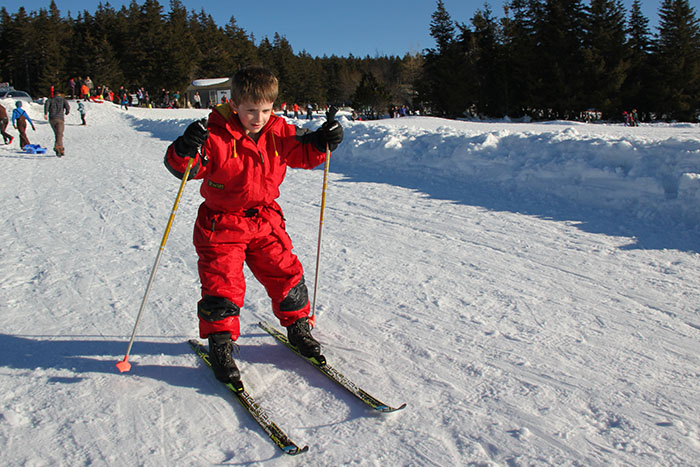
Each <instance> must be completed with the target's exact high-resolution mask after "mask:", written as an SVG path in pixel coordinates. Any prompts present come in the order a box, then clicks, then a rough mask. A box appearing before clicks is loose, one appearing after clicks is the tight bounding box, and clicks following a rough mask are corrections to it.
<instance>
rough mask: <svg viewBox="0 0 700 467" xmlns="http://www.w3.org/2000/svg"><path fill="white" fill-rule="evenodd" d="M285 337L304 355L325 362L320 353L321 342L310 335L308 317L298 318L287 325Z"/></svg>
mask: <svg viewBox="0 0 700 467" xmlns="http://www.w3.org/2000/svg"><path fill="white" fill-rule="evenodd" d="M287 339H289V343H290V344H292V345H293V346H294V347H296V348H297V350H298V351H299V353H300V354H302V355H303V356H304V357H306V358H315V359H317V360H319V361H321V362H325V359H324V358H323V355H321V344H319V343H318V341H317V340H316V339H314V338H313V336H312V335H311V328H310V327H309V319H308V318H301V319H298V320H296V321H295V322H294V324H292V325H291V326H287Z"/></svg>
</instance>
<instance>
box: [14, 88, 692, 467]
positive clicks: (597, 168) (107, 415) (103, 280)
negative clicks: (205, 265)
mask: <svg viewBox="0 0 700 467" xmlns="http://www.w3.org/2000/svg"><path fill="white" fill-rule="evenodd" d="M3 104H5V106H6V108H11V107H12V103H11V102H9V101H3ZM72 105H73V107H75V105H74V103H73V102H72ZM28 107H29V109H28V110H29V112H30V115H31V117H32V118H33V119H34V120H35V123H36V126H37V131H36V132H31V131H30V132H29V138H30V140H31V141H32V143H40V144H42V145H43V146H46V147H49V148H51V147H52V134H51V130H50V127H49V125H48V123H47V122H45V121H44V120H43V119H42V108H41V106H40V105H39V104H32V105H29V106H28ZM87 107H88V114H87V121H88V126H87V127H82V126H80V125H79V124H78V123H79V117H78V116H77V112H76V111H75V109H74V110H73V112H72V113H71V115H69V116H68V117H67V126H66V136H65V139H66V154H67V155H66V157H65V158H63V159H58V158H56V157H53V156H51V154H50V152H51V151H49V154H46V155H26V154H22V153H20V152H18V148H17V143H16V141H17V140H15V144H14V145H12V146H0V159H1V160H2V161H4V163H5V166H6V167H7V168H8V169H9V170H7V174H8V176H7V177H6V181H5V183H4V184H3V189H2V192H1V193H2V196H3V205H4V211H5V216H4V218H3V220H2V223H1V224H0V244H1V245H2V247H1V252H2V253H1V254H0V268H1V270H2V273H3V274H2V278H3V279H2V282H1V283H0V303H1V304H2V308H1V310H0V326H1V328H2V333H1V334H0V355H1V357H0V388H1V389H2V391H0V444H1V445H2V446H3V449H2V451H1V452H0V462H1V463H2V464H3V465H32V466H41V465H47V466H48V465H71V466H74V465H146V466H165V465H328V466H335V465H363V466H364V465H368V466H374V465H376V466H385V465H406V466H408V465H411V466H413V465H435V466H447V465H508V466H518V465H557V466H558V465H668V466H671V465H673V466H677V465H694V464H695V463H696V462H697V459H698V458H700V422H699V420H698V417H697V413H698V411H699V410H700V395H699V394H700V374H699V373H698V368H700V365H699V363H700V361H699V360H700V359H699V357H698V356H699V355H700V353H699V352H698V350H700V345H699V344H698V340H699V338H700V312H699V311H698V310H699V308H698V305H697V304H698V303H700V292H698V286H697V284H698V283H700V277H699V276H700V272H699V271H700V256H699V255H698V252H699V251H700V242H699V241H698V227H699V226H700V216H698V212H700V211H699V210H698V203H699V202H700V197H699V196H698V187H697V186H696V183H697V181H696V178H695V176H694V175H693V174H698V173H700V143H698V135H699V134H700V132H699V131H698V130H699V127H698V126H697V125H676V126H673V125H666V126H664V125H655V126H648V127H639V128H633V129H630V128H624V127H621V126H614V125H611V126H605V125H577V124H572V123H564V122H551V123H546V124H525V123H523V124H516V123H504V122H493V123H488V122H486V123H470V122H452V121H447V120H441V119H434V118H409V119H398V120H387V121H379V122H350V121H348V120H347V119H343V123H344V126H345V134H346V139H345V142H344V143H343V145H341V147H340V148H339V149H338V150H337V151H336V153H334V154H333V158H332V160H331V169H332V172H331V174H330V181H329V188H328V200H327V206H326V209H327V210H326V213H325V222H324V230H323V247H322V252H321V273H320V281H319V292H318V293H319V295H318V311H317V312H318V323H319V326H318V327H317V329H316V331H315V332H314V334H315V335H316V336H317V337H318V338H319V340H320V341H321V342H322V343H323V344H324V348H325V351H324V353H325V354H326V356H327V357H328V359H329V361H330V362H331V363H332V364H333V365H334V366H336V367H337V368H338V369H340V370H341V371H342V372H343V373H344V374H345V375H346V376H348V377H350V378H351V379H353V380H354V381H355V382H356V383H358V384H359V385H360V386H362V387H363V388H364V389H366V390H368V391H369V392H370V393H372V394H374V395H376V396H377V397H378V398H379V399H382V400H383V401H384V402H386V403H388V404H391V405H398V404H401V403H403V402H406V403H407V404H408V407H407V408H406V409H405V410H403V411H400V412H397V413H394V414H390V415H377V414H374V413H370V412H369V411H368V410H366V409H365V408H363V407H362V406H361V405H360V404H359V403H358V402H357V401H355V400H354V399H353V398H352V397H351V396H349V395H345V394H344V393H343V390H342V389H339V388H336V387H334V386H333V383H332V382H330V381H328V380H327V379H326V378H325V377H324V376H323V375H321V374H320V373H318V372H317V371H316V370H314V369H313V368H312V367H311V366H309V365H308V364H306V363H305V362H303V361H302V360H300V359H298V358H297V357H295V356H293V355H292V354H291V353H290V352H289V351H288V350H287V349H284V348H283V347H282V346H281V345H279V344H277V343H276V342H275V341H274V339H272V338H271V337H269V336H267V334H265V333H264V332H262V331H261V330H259V329H258V328H257V326H256V323H257V321H258V320H260V319H267V320H270V319H271V318H272V314H271V311H270V310H269V302H268V299H267V297H266V295H265V292H264V290H263V288H262V287H261V286H260V285H259V284H258V283H257V282H255V280H254V279H252V277H251V276H250V274H249V273H247V277H248V291H247V296H246V306H245V307H244V309H243V311H242V314H241V322H242V331H243V335H242V337H241V339H240V341H239V343H240V345H241V349H240V355H239V361H240V364H241V365H240V366H241V369H242V371H243V374H244V378H245V382H246V386H247V388H248V390H249V391H250V392H251V393H252V394H253V395H254V396H255V397H256V398H258V399H259V401H260V402H261V403H262V404H263V405H264V406H266V407H268V410H269V412H270V414H271V416H272V418H273V420H275V421H276V422H277V423H278V424H279V425H280V427H281V428H282V429H283V430H285V431H286V432H287V433H288V434H289V435H290V436H291V438H292V439H293V440H295V441H296V442H297V443H298V444H299V445H305V444H308V445H309V446H310V450H309V452H307V453H305V454H303V455H301V456H298V457H295V458H291V457H287V456H285V455H284V454H281V453H280V452H279V451H278V450H277V449H276V448H275V447H274V446H273V445H272V443H270V442H269V440H268V439H267V437H266V435H265V434H264V433H263V432H262V430H260V428H259V427H258V426H257V425H256V424H255V422H253V421H252V420H251V419H250V418H249V417H248V415H247V414H246V413H245V412H244V410H243V409H242V408H241V407H239V406H238V404H237V403H236V402H235V401H234V400H233V399H232V398H231V396H230V394H229V392H228V390H227V389H225V388H223V387H222V386H221V385H220V384H219V383H218V382H217V381H216V380H215V379H214V378H213V376H212V375H211V373H210V371H209V370H208V369H206V368H205V367H204V366H203V365H202V364H201V362H200V361H199V359H198V358H197V357H196V356H195V355H194V354H193V353H192V352H191V350H190V349H189V346H188V345H187V343H186V341H187V339H188V338H192V337H196V333H197V328H196V317H195V313H194V310H195V304H196V301H197V299H198V296H199V285H198V279H197V272H196V255H195V252H194V248H193V247H192V245H191V233H192V224H193V222H194V217H195V213H196V210H197V207H198V205H199V203H200V197H199V193H198V186H199V182H197V181H192V182H189V183H188V184H187V186H186V188H185V193H184V195H183V199H182V202H181V205H180V208H179V210H178V212H177V216H176V219H175V223H174V225H173V229H172V232H171V234H170V237H169V239H168V243H167V246H166V249H165V253H164V255H163V258H162V261H161V264H160V268H159V270H158V274H157V276H156V279H155V282H154V285H153V289H152V291H151V294H150V297H149V300H148V302H147V305H146V309H145V312H144V316H143V319H142V321H141V323H140V326H139V332H138V335H137V339H136V342H135V344H134V347H133V349H132V357H131V362H132V364H133V368H132V370H131V372H130V373H128V374H119V373H118V372H117V370H116V368H115V367H114V364H115V363H116V362H117V361H118V360H120V359H121V358H122V357H123V355H124V352H125V351H126V346H127V343H128V338H129V335H130V333H131V330H132V327H133V324H134V320H135V318H136V313H137V312H138V308H139V305H140V302H141V299H142V297H143V293H144V289H145V285H146V282H147V280H148V276H149V274H150V271H151V268H152V266H153V260H154V258H155V255H156V253H157V250H158V247H159V245H160V241H161V238H162V235H163V229H164V228H165V224H166V222H167V219H168V216H169V215H170V210H171V208H172V203H173V200H174V197H175V194H176V193H177V189H178V181H177V180H175V179H174V178H173V177H172V176H171V175H170V174H169V173H168V172H167V171H166V170H165V168H164V167H163V165H162V158H163V154H164V152H165V148H166V147H167V145H168V144H169V143H170V142H171V141H172V140H173V139H174V138H176V137H177V136H178V135H179V134H181V133H182V131H183V130H184V128H185V127H186V126H187V124H189V123H190V122H191V121H192V120H194V119H196V118H200V117H202V116H205V115H206V114H207V112H206V111H195V110H180V111H175V110H159V109H153V110H149V109H130V110H129V111H128V112H125V111H122V110H119V109H118V107H117V106H113V105H111V104H96V103H88V104H87ZM320 121H321V120H320V119H319V120H315V121H313V122H306V121H300V122H299V123H300V124H302V125H305V126H308V127H310V128H316V127H317V126H318V125H319V124H320ZM11 131H13V130H11ZM15 134H16V132H15ZM321 175H322V173H321V171H320V170H314V171H299V170H290V171H289V172H288V176H287V181H285V183H284V184H283V185H282V196H281V198H280V204H281V205H282V207H283V209H284V210H285V215H286V217H287V224H288V230H289V232H290V235H291V236H292V239H293V240H294V243H295V247H296V252H297V254H298V255H299V257H300V259H301V260H302V263H303V264H304V266H305V268H306V271H307V272H306V275H307V283H308V284H313V279H314V278H313V273H314V267H315V254H316V242H317V235H318V224H319V207H320V190H321Z"/></svg>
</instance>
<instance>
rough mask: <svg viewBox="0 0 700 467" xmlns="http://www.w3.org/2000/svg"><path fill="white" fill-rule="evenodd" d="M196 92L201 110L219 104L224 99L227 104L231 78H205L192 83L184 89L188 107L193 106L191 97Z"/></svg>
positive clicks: (229, 96)
mask: <svg viewBox="0 0 700 467" xmlns="http://www.w3.org/2000/svg"><path fill="white" fill-rule="evenodd" d="M197 91H199V97H200V99H201V101H202V108H203V109H206V108H208V107H213V106H214V105H218V104H221V103H222V102H224V99H226V102H228V101H229V100H230V99H231V78H205V79H196V80H194V81H192V84H190V85H189V86H187V89H185V93H186V96H187V106H188V107H192V106H193V105H194V99H193V98H192V97H193V96H194V93H195V92H197Z"/></svg>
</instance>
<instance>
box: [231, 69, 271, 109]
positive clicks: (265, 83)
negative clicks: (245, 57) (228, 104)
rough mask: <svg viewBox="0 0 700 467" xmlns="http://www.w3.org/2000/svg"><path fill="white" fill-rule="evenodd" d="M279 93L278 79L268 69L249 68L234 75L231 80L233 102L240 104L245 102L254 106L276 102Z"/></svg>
mask: <svg viewBox="0 0 700 467" xmlns="http://www.w3.org/2000/svg"><path fill="white" fill-rule="evenodd" d="M278 92H279V83H278V81H277V77H276V76H275V75H274V74H273V73H272V72H271V71H270V70H268V69H267V68H264V67H261V66H249V67H246V68H242V69H240V70H238V71H237V72H236V74H235V75H233V79H232V80H231V100H232V101H233V102H235V103H236V104H240V103H241V102H243V101H245V100H249V101H252V102H253V103H254V104H259V103H261V102H275V99H277V94H278Z"/></svg>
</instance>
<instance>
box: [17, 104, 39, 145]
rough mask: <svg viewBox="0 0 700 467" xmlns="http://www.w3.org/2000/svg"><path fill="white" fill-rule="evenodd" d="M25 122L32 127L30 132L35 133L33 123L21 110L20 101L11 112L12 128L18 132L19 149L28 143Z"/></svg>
mask: <svg viewBox="0 0 700 467" xmlns="http://www.w3.org/2000/svg"><path fill="white" fill-rule="evenodd" d="M27 122H29V124H30V125H31V126H32V130H34V131H36V127H35V126H34V122H32V119H31V118H29V115H28V114H27V112H26V111H25V110H24V109H23V108H22V101H17V102H15V109H14V110H13V111H12V126H13V127H14V128H15V129H16V130H17V131H19V148H20V149H23V148H24V147H25V146H26V145H27V144H30V143H29V138H28V137H27Z"/></svg>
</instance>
